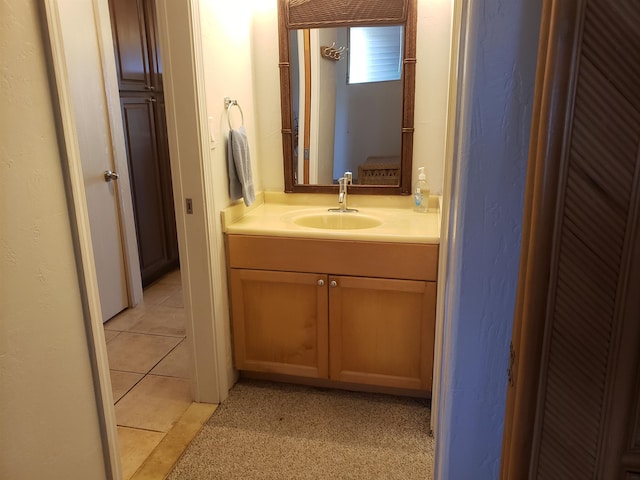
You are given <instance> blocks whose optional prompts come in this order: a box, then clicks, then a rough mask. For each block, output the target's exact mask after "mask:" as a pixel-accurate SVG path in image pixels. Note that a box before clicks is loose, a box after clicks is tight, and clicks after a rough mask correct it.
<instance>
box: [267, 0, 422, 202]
mask: <svg viewBox="0 0 640 480" xmlns="http://www.w3.org/2000/svg"><path fill="white" fill-rule="evenodd" d="M278 32H279V50H280V58H279V61H280V63H279V67H280V94H281V109H282V140H283V142H282V144H283V157H284V175H285V179H284V180H285V182H284V183H285V192H308V193H320V192H322V193H334V192H335V193H337V191H338V186H337V180H338V178H340V177H341V176H342V175H343V173H344V172H345V171H351V172H352V173H353V185H352V186H351V187H350V193H366V194H384V195H390V194H399V195H408V194H410V192H411V165H412V161H411V159H412V154H413V130H414V128H413V122H414V120H413V116H414V95H415V63H416V60H415V58H416V54H415V50H416V0H351V1H345V0H278ZM366 65H368V67H367V66H366ZM367 72H368V73H367Z"/></svg>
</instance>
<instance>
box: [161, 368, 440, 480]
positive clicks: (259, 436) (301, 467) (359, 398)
mask: <svg viewBox="0 0 640 480" xmlns="http://www.w3.org/2000/svg"><path fill="white" fill-rule="evenodd" d="M429 413H430V412H429V406H428V401H426V400H418V399H410V398H400V397H393V396H388V395H376V394H365V393H353V392H343V391H339V390H328V389H316V388H309V387H302V386H293V385H285V384H277V383H269V382H259V381H249V380H241V381H240V382H239V383H237V384H236V385H235V386H234V387H233V389H232V390H231V392H230V394H229V398H228V399H227V400H226V401H225V402H224V403H223V404H222V405H221V406H220V407H219V408H218V410H217V411H216V412H215V413H214V415H213V416H212V417H211V419H210V420H209V421H208V422H207V423H206V424H205V425H204V427H203V429H202V431H201V432H200V433H199V434H198V435H197V436H196V437H195V439H194V440H193V442H192V443H191V445H190V446H189V447H188V448H187V450H186V451H185V453H184V455H183V456H182V457H181V459H180V460H179V461H178V463H177V464H176V466H175V468H174V470H173V471H172V473H171V474H170V475H169V477H167V478H168V479H169V480H179V479H180V480H182V479H192V480H206V479H224V480H226V479H324V478H330V479H402V480H410V479H420V480H427V479H431V478H433V474H432V471H433V448H434V443H433V439H432V438H431V437H429V435H428V431H429Z"/></svg>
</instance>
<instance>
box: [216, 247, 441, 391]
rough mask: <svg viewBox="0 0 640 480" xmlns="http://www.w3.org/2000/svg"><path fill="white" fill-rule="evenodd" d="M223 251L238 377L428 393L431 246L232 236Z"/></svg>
mask: <svg viewBox="0 0 640 480" xmlns="http://www.w3.org/2000/svg"><path fill="white" fill-rule="evenodd" d="M227 250H228V252H227V253H228V261H229V267H230V269H229V278H230V286H231V292H230V293H231V313H232V320H233V344H234V355H235V366H236V368H238V369H239V370H246V371H251V372H266V373H274V374H284V375H293V376H300V377H312V378H319V379H328V380H330V381H335V382H340V383H349V384H360V385H369V386H375V387H391V388H396V389H408V390H414V391H423V392H428V391H429V390H430V389H431V381H432V370H433V339H434V330H435V302H436V283H435V280H436V273H437V255H438V253H437V252H438V246H437V245H423V244H400V243H397V244H393V243H374V242H353V241H339V240H317V239H298V238H295V239H294V238H277V237H258V236H243V235H228V236H227ZM382 251H384V252H385V256H384V257H381V258H382V260H381V261H376V254H379V253H381V252H382ZM314 270H316V271H319V273H313V271H314Z"/></svg>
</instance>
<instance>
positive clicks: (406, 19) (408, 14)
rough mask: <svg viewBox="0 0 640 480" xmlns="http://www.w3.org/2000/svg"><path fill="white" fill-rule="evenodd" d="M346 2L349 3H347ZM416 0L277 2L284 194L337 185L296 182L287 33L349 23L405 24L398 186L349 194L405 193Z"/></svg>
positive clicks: (329, 189)
mask: <svg viewBox="0 0 640 480" xmlns="http://www.w3.org/2000/svg"><path fill="white" fill-rule="evenodd" d="M347 4H348V5H347ZM416 4H417V0H361V1H358V2H355V1H350V2H346V3H345V1H344V0H306V1H301V0H278V44H279V49H280V56H279V68H280V102H281V103H280V108H281V113H282V152H283V157H284V191H285V192H286V193H337V192H338V186H337V185H305V184H296V183H294V180H295V178H294V177H295V176H294V174H295V172H294V169H293V112H292V105H291V64H290V45H289V33H290V31H291V30H294V29H303V28H322V27H352V26H373V25H376V26H380V25H403V26H404V52H403V59H402V83H403V84H402V97H403V98H402V103H403V105H402V147H401V158H400V183H399V185H357V184H354V185H352V186H350V187H349V193H359V194H378V195H409V194H410V193H411V168H412V156H413V131H414V127H413V125H414V123H413V117H414V104H415V79H416V31H417V13H416V11H417V5H416Z"/></svg>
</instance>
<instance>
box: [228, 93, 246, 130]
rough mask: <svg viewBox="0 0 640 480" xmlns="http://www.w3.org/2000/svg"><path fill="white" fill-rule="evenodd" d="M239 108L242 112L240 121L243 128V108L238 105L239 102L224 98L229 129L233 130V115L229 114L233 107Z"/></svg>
mask: <svg viewBox="0 0 640 480" xmlns="http://www.w3.org/2000/svg"><path fill="white" fill-rule="evenodd" d="M234 105H235V106H236V107H238V110H240V119H241V121H242V124H241V125H240V126H241V127H244V114H243V113H242V108H240V105H239V104H238V101H237V100H231V98H229V97H225V98H224V108H225V109H226V110H227V123H228V124H229V129H230V130H233V127H232V126H231V115H230V114H229V111H230V110H231V107H233V106H234Z"/></svg>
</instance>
